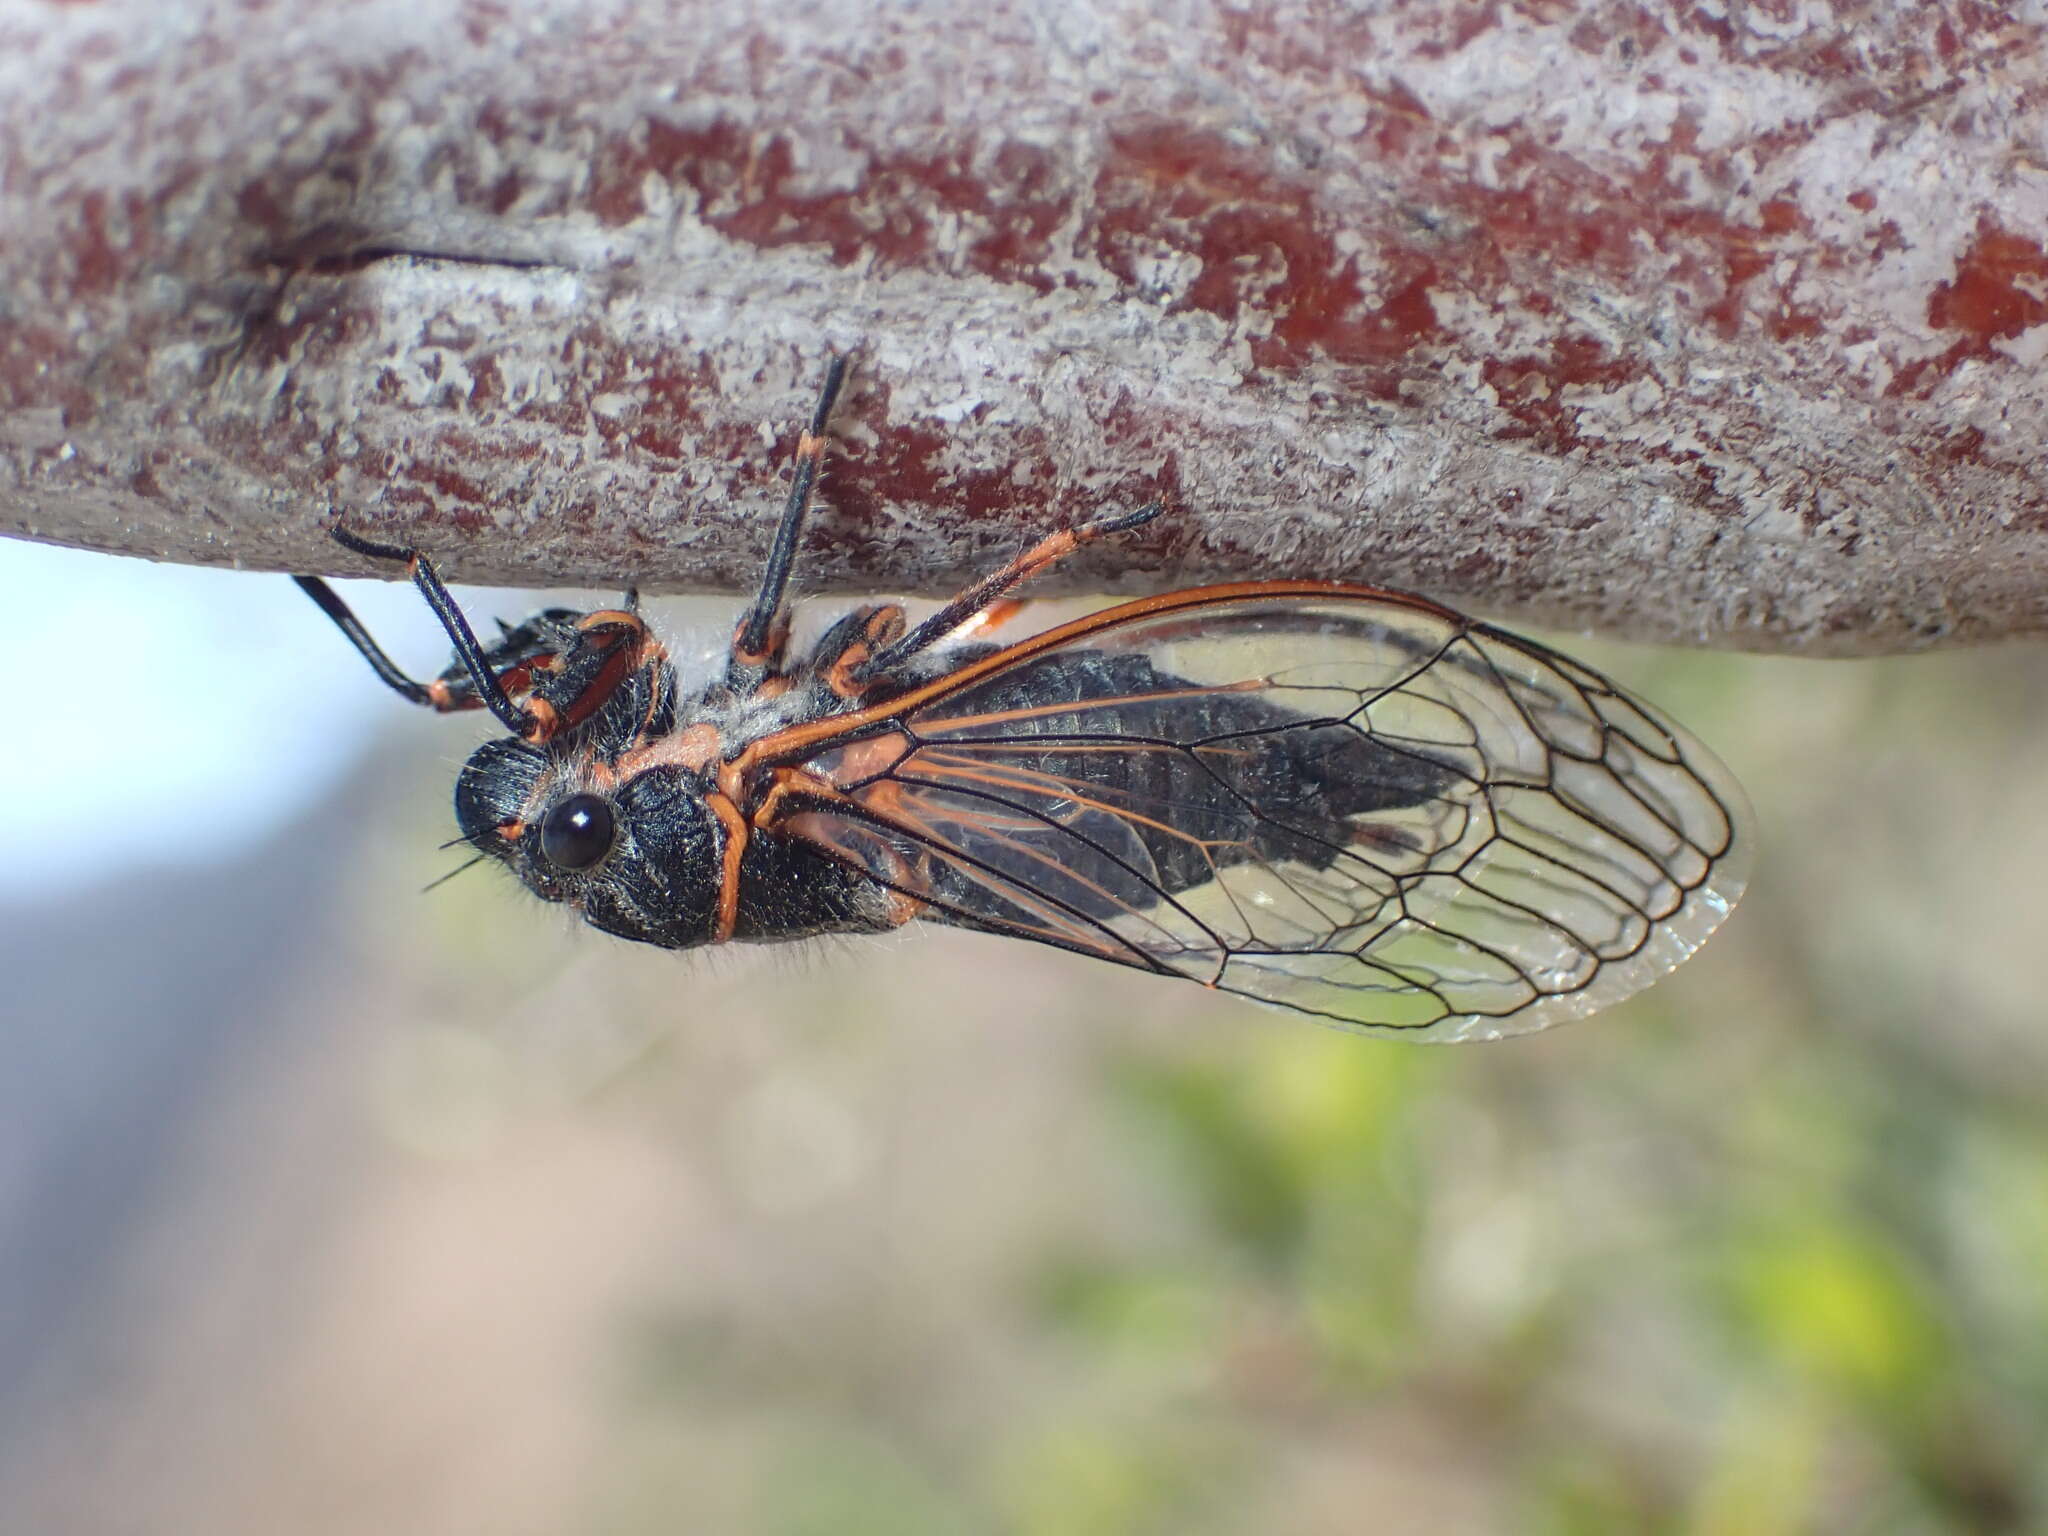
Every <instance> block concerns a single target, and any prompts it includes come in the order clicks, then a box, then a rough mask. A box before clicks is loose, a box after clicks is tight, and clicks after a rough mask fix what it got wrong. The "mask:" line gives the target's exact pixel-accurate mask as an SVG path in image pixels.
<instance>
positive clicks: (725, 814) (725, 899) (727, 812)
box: [704, 791, 753, 944]
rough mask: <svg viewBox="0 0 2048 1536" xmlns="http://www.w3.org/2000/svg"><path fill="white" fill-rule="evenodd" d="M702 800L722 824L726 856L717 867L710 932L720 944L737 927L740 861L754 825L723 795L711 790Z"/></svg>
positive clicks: (730, 935) (714, 940)
mask: <svg viewBox="0 0 2048 1536" xmlns="http://www.w3.org/2000/svg"><path fill="white" fill-rule="evenodd" d="M704 803H705V804H706V805H708V806H710V807H711V814H712V815H714V816H716V817H717V818H718V819H719V821H720V823H721V824H723V826H724V827H725V855H724V857H723V858H721V859H720V860H719V869H718V921H717V924H716V926H714V927H713V929H712V931H711V937H712V941H713V942H714V943H718V944H723V943H725V942H726V940H728V939H730V938H731V937H732V935H733V930H734V929H735V928H737V927H738V926H739V921H740V861H741V860H742V859H744V858H745V857H746V856H747V839H748V838H749V837H751V836H752V835H753V828H752V827H750V826H749V825H748V824H747V818H746V817H744V816H742V815H741V814H740V808H739V807H738V806H736V805H734V804H733V803H732V801H731V800H730V799H728V798H727V797H726V796H725V795H722V794H719V793H717V792H716V791H714V792H713V793H711V794H708V795H706V796H705V797H704Z"/></svg>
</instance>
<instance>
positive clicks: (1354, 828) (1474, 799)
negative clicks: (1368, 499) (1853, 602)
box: [792, 590, 1747, 1039]
mask: <svg viewBox="0 0 2048 1536" xmlns="http://www.w3.org/2000/svg"><path fill="white" fill-rule="evenodd" d="M1120 612H1123V613H1125V614H1126V615H1127V616H1125V617H1121V618H1120V617H1119V616H1118V614H1117V613H1112V614H1111V615H1109V616H1107V617H1105V618H1104V619H1103V620H1102V622H1100V623H1099V624H1098V625H1096V626H1094V627H1092V628H1089V629H1086V630H1083V631H1081V632H1079V633H1077V634H1075V635H1074V636H1073V637H1072V638H1070V639H1069V640H1067V641H1066V642H1065V643H1063V644H1061V645H1059V646H1057V647H1055V648H1051V649H1045V648H1042V647H1041V648H1037V649H1033V648H1032V647H1031V646H1030V644H1029V643H1028V642H1027V644H1026V645H1025V646H1020V647H1017V648H1016V649H1017V650H1018V651H1019V653H1020V655H1019V657H1018V659H1017V660H1016V661H1015V662H1014V663H1012V664H1009V665H1004V666H998V667H996V668H994V669H993V670H989V671H985V672H983V673H982V674H981V675H980V676H978V677H977V678H975V679H974V680H973V681H971V682H969V683H967V684H966V685H964V686H963V687H961V688H959V689H957V690H955V691H953V692H950V693H942V694H940V695H939V696H937V697H927V698H926V699H925V700H924V701H923V702H921V703H919V704H918V705H917V706H916V707H914V708H912V709H911V710H909V712H907V713H905V714H904V715H902V716H901V717H900V718H897V719H895V720H892V721H889V722H886V724H885V725H884V726H883V727H882V733H881V734H878V735H870V736H868V737H866V738H865V739H863V740H861V741H859V742H856V743H852V744H847V745H839V746H835V747H832V748H829V749H827V750H824V751H822V752H820V753H818V754H817V755H815V756H814V757H812V758H811V759H810V760H809V761H808V762H807V763H806V765H805V766H806V767H807V768H808V770H809V771H810V772H812V773H814V774H817V775H819V776H821V777H823V778H825V779H826V780H828V781H830V782H832V783H833V784H835V785H836V786H837V787H838V788H839V789H840V790H841V791H842V792H843V793H844V795H845V796H846V800H845V802H844V803H843V805H842V806H841V807H840V808H838V809H823V810H813V811H810V812H807V813H806V814H805V815H804V816H803V817H802V818H800V824H798V825H794V826H793V828H792V829H793V830H797V831H800V832H801V833H802V834H803V835H806V836H808V837H811V838H812V839H814V840H815V841H817V842H818V843H820V844H821V845H823V846H825V847H826V848H827V849H828V850H830V851H832V852H833V853H834V854H835V855H836V856H838V857H840V858H842V859H844V860H846V861H848V862H850V863H853V864H855V865H857V866H858V867H860V868H862V869H864V870H866V871H867V872H868V873H870V874H872V875H873V876H874V877H875V878H877V879H880V880H883V881H884V882H886V883H888V884H890V885H892V886H893V887H894V888H896V889H898V890H901V891H903V892H905V893H906V894H907V895H910V896H913V897H915V898H917V899H918V900H920V901H922V902H924V903H925V904H926V905H927V908H928V910H927V913H926V915H927V916H931V917H934V918H938V919H940V920H943V921H949V922H954V923H958V924H962V925H964V926H971V927H977V928H984V929H990V930H993V931H997V932H1002V933H1009V934H1013V935H1016V936H1018V937H1025V938H1032V939H1037V940H1039V941H1041V942H1047V943H1052V944H1057V945H1060V946H1061V947H1064V948H1069V949H1075V950H1079V951H1082V952H1084V953H1089V954H1094V955H1097V956H1099V957H1101V958H1104V959H1112V960H1116V961H1119V962H1121V963H1124V964H1129V965H1134V966H1140V967H1143V968H1145V969H1149V970H1155V971H1163V972H1168V973H1172V974H1176V975H1181V976H1186V977H1188V978H1190V979H1192V980H1196V981H1200V982H1203V983H1205V984H1207V985H1211V986H1215V987H1219V988H1221V989H1223V990H1226V991H1232V992H1240V993H1243V994H1245V995H1247V996H1250V997H1255V998H1258V999H1260V1000H1262V1001H1265V1002H1269V1003H1277V1004H1281V1005H1283V1006H1287V1007H1292V1008H1297V1009H1300V1010H1302V1011H1305V1012H1308V1013H1312V1014H1316V1015H1319V1016H1321V1017H1324V1018H1328V1019H1331V1020H1334V1021H1336V1022H1339V1023H1342V1024H1346V1025H1349V1026H1353V1027H1359V1028H1368V1029H1386V1030H1395V1031H1399V1032H1401V1033H1404V1034H1408V1035H1411V1036H1414V1035H1422V1036H1425V1037H1428V1038H1435V1039H1464V1038H1480V1037H1487V1036H1492V1035H1499V1034H1507V1033H1513V1032H1519V1031H1522V1030H1528V1029H1536V1028H1541V1027H1543V1026H1544V1025H1546V1024H1549V1023H1553V1022H1556V1021H1557V1020H1559V1019H1564V1018H1571V1017H1576V1016H1578V1015H1581V1014H1584V1013H1589V1012H1591V1011H1593V1009H1595V1008H1598V1007H1601V1006H1604V1005H1605V1004H1607V1003H1610V1002H1613V1001H1615V1000H1616V999H1617V998H1619V997H1622V996H1626V995H1627V994H1628V993H1630V992H1633V991H1635V990H1637V989H1638V988H1640V987H1643V986H1646V985H1648V984H1649V983H1650V982H1651V981H1653V980H1655V979H1656V978H1657V977H1658V976H1660V975H1662V974H1663V973H1664V972H1665V971H1667V970H1669V969H1670V968H1671V967H1672V966H1673V965H1676V964H1677V963H1678V962H1679V961H1680V960H1682V959H1683V958H1685V956H1686V955H1688V954H1690V953H1691V952H1692V951H1693V950H1694V949H1696V948H1697V947H1698V946H1699V944H1700V943H1701V942H1702V941H1703V940H1704V939H1705V938H1706V936H1707V934H1708V933H1710V932H1711V931H1712V930H1713V928H1714V927H1715V926H1716V925H1717V924H1718V923H1719V922H1720V920H1721V919H1722V918H1723V917H1724V916H1725V915H1726V913H1727V911H1728V910H1729V908H1730V907H1731V906H1732V905H1733V904H1734V901H1735V898H1736V896H1737V895H1738V894H1739V892H1740V890H1741V886H1742V878H1743V870H1742V865H1743V863H1744V862H1745V857H1746V853H1747V838H1746V833H1744V832H1742V831H1739V826H1740V823H1741V822H1742V820H1743V817H1744V815H1745V810H1744V807H1743V804H1742V800H1741V795H1740V791H1739V790H1738V789H1737V788H1736V787H1735V785H1734V783H1733V781H1732V780H1731V779H1730V778H1729V776H1728V775H1727V773H1726V771H1725V770H1724V769H1722V768H1721V766H1720V765H1719V764H1718V763H1717V762H1715V761H1714V759H1713V757H1712V756H1711V755H1710V754H1709V753H1707V752H1706V750H1705V749H1704V748H1703V747H1701V746H1700V745H1699V744H1698V743H1697V742H1696V741H1694V740H1692V738H1690V737H1689V736H1687V735H1685V734H1684V733H1683V732H1682V731H1680V730H1679V729H1678V728H1677V727H1675V726H1673V725H1671V724H1669V723H1668V722H1665V721H1663V720H1661V719H1660V718H1659V717H1657V716H1655V715H1654V714H1652V713H1651V712H1650V711H1649V710H1647V708H1646V707H1644V706H1642V705H1640V704H1638V703H1637V702H1635V701H1634V700H1632V699H1630V698H1629V697H1628V696H1627V695H1625V694H1624V693H1622V692H1621V691H1620V690H1619V689H1618V688H1616V687H1615V686H1614V685H1613V684H1612V683H1609V682H1608V681H1607V680H1606V679H1604V678H1602V677H1600V676H1599V675H1598V674H1597V673H1595V672H1593V671H1591V670H1590V669H1588V668H1585V667H1582V666H1579V665H1578V664H1577V663H1574V662H1571V661H1569V660H1567V659H1565V658H1562V657H1559V656H1556V655H1554V654H1552V653H1551V652H1549V651H1548V650H1546V649H1544V648H1542V647H1540V646H1537V645H1534V644H1533V643H1531V642H1527V641H1523V640H1519V639H1516V638H1515V637H1513V636H1510V635H1507V634H1504V633H1502V632H1500V631H1497V630H1493V629H1491V628H1488V627H1486V626H1483V625H1478V624H1472V623H1469V622H1466V621H1462V620H1458V619H1456V618H1455V617H1454V616H1451V615H1447V614H1445V613H1443V612H1442V611H1440V610H1437V609H1434V608H1431V607H1428V606H1426V605H1422V604H1411V603H1408V602H1405V601H1402V600H1400V599H1398V598H1392V597H1387V596H1383V595H1372V594H1365V593H1359V594H1345V593H1342V592H1331V593H1322V594H1316V595H1313V596H1308V595H1304V594H1302V593H1301V592H1300V591H1299V590H1297V591H1295V592H1292V593H1286V594H1276V595H1270V596H1260V595H1256V594H1252V595H1244V594H1240V595H1232V596H1228V597H1223V598H1219V599H1218V600H1216V601H1214V602H1210V603H1206V604H1203V605H1200V606H1194V607H1185V608H1180V609H1176V610H1173V611H1169V612H1165V613H1161V612H1157V611H1147V610H1145V608H1144V605H1134V607H1133V608H1132V609H1130V610H1123V611H1120Z"/></svg>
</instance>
